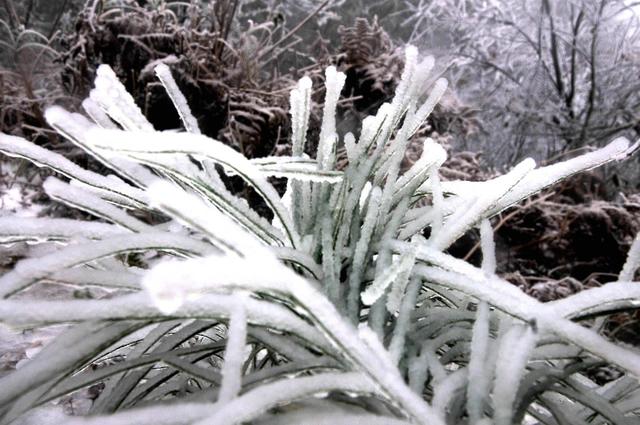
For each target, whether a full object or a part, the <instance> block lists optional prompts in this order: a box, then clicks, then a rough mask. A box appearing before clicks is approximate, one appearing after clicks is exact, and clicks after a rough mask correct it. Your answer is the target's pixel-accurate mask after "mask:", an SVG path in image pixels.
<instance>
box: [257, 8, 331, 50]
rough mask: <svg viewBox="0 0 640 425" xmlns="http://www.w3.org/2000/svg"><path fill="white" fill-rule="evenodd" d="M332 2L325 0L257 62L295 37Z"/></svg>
mask: <svg viewBox="0 0 640 425" xmlns="http://www.w3.org/2000/svg"><path fill="white" fill-rule="evenodd" d="M330 1H331V0H324V1H323V2H322V3H321V4H320V5H319V6H318V7H317V8H316V9H315V10H314V11H313V12H311V13H310V14H309V15H307V17H306V18H304V19H303V20H302V21H300V22H299V23H298V25H296V26H295V27H293V28H292V29H291V31H289V32H288V33H286V34H285V35H284V36H282V38H281V39H280V40H278V41H276V42H275V43H273V44H272V45H271V47H269V48H268V49H267V50H265V51H264V52H262V53H260V54H259V55H258V58H257V60H260V59H262V58H263V57H264V56H265V55H268V54H269V53H271V52H272V51H273V50H274V49H275V48H276V47H278V46H279V45H281V44H282V43H284V42H285V41H286V40H287V39H288V38H289V37H291V36H292V35H294V34H295V33H296V32H298V31H299V30H300V28H302V27H303V25H304V24H306V23H307V22H308V21H309V20H310V19H311V18H313V17H314V16H316V15H317V14H318V13H320V11H321V10H322V9H324V8H325V6H326V5H327V4H329V2H330Z"/></svg>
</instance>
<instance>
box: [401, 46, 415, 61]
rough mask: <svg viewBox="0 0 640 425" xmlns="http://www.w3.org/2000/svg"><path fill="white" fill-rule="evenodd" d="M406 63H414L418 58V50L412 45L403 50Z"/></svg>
mask: <svg viewBox="0 0 640 425" xmlns="http://www.w3.org/2000/svg"><path fill="white" fill-rule="evenodd" d="M404 55H405V58H406V61H407V63H410V62H414V61H415V60H416V58H417V57H418V48H417V47H416V46H414V45H412V44H409V45H407V47H406V48H405V50H404Z"/></svg>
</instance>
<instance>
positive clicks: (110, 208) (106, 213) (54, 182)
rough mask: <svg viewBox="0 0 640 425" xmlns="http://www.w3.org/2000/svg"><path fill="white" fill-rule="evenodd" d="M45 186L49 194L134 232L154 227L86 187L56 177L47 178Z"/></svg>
mask: <svg viewBox="0 0 640 425" xmlns="http://www.w3.org/2000/svg"><path fill="white" fill-rule="evenodd" d="M43 188H44V190H45V192H46V193H47V195H49V196H50V197H51V198H53V199H55V200H57V201H60V202H62V203H64V204H66V205H69V206H71V207H75V208H77V209H79V210H81V211H85V212H88V213H90V214H92V215H93V216H94V217H98V218H103V219H105V220H107V221H110V222H112V223H114V224H117V225H119V226H121V227H123V228H125V229H128V230H131V231H134V232H149V231H153V228H152V227H151V226H149V225H148V224H146V223H143V222H142V221H140V220H138V219H137V218H135V217H133V216H131V215H129V214H127V212H126V211H125V210H123V209H120V208H118V207H116V206H114V205H112V204H110V203H108V202H106V201H104V200H103V199H100V198H99V197H98V196H96V195H94V194H92V193H91V192H89V191H87V190H86V189H82V188H80V187H76V186H73V185H70V184H67V183H64V182H62V181H60V180H58V179H56V178H55V177H49V178H47V180H45V182H44V184H43Z"/></svg>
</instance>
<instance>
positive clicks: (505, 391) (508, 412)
mask: <svg viewBox="0 0 640 425" xmlns="http://www.w3.org/2000/svg"><path fill="white" fill-rule="evenodd" d="M536 339H537V335H536V331H535V330H534V329H532V328H531V327H530V326H526V327H523V326H518V325H512V326H511V328H510V329H508V330H507V332H506V334H505V335H504V336H503V337H502V338H501V343H500V349H499V350H498V358H497V359H496V372H495V382H494V386H493V407H494V414H493V420H494V421H495V423H496V425H511V423H512V422H511V419H512V416H513V409H514V405H513V404H514V402H515V399H516V395H517V394H518V388H519V384H520V379H521V378H522V376H523V374H524V371H525V370H526V369H525V368H526V365H527V359H528V358H529V355H530V354H531V351H532V350H533V348H534V347H535V344H536Z"/></svg>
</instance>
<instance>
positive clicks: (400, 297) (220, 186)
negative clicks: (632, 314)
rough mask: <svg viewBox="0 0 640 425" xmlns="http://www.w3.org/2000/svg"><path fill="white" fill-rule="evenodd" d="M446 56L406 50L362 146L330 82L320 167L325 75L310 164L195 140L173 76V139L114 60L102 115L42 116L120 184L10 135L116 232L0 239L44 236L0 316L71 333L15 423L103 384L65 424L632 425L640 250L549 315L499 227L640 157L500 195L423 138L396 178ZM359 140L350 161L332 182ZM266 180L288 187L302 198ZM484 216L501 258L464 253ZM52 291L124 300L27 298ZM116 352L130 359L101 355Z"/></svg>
mask: <svg viewBox="0 0 640 425" xmlns="http://www.w3.org/2000/svg"><path fill="white" fill-rule="evenodd" d="M432 67H433V59H432V58H430V57H429V58H426V59H423V60H420V59H419V58H418V52H417V50H416V49H415V48H413V47H408V48H407V51H406V64H405V68H404V71H403V74H402V79H401V83H400V84H399V86H398V90H397V94H396V97H395V98H394V99H393V101H392V102H391V103H388V104H384V105H382V107H380V109H379V110H378V112H377V113H376V115H375V116H370V117H368V118H366V119H365V120H364V121H363V123H362V129H361V131H360V135H359V137H356V136H354V135H353V134H350V133H348V134H346V135H344V136H343V137H342V138H341V137H340V136H339V135H338V134H337V133H336V124H335V105H336V102H337V100H338V97H339V93H340V91H341V88H342V86H343V84H344V78H345V77H344V75H343V74H342V73H340V72H338V71H337V70H336V69H335V68H332V67H331V68H329V69H327V72H326V103H325V108H324V116H323V123H322V127H321V132H320V140H319V143H318V146H319V152H318V154H317V157H316V159H311V158H309V157H308V156H305V155H304V153H303V152H304V147H305V144H306V143H307V132H308V125H309V119H308V118H309V111H310V107H311V98H310V94H311V80H309V79H308V78H306V77H305V78H303V79H301V80H300V82H299V83H298V85H297V86H296V87H295V88H294V89H293V90H292V92H291V115H292V127H293V129H292V145H293V149H292V153H293V155H292V156H290V157H278V158H261V159H255V160H248V159H246V158H245V157H243V156H242V155H240V154H239V153H237V152H236V151H234V150H233V149H231V148H229V147H227V146H225V145H223V144H222V143H220V142H218V141H216V140H212V139H210V138H207V137H205V136H203V135H201V134H200V131H199V130H198V126H197V121H196V120H195V119H194V117H193V115H192V114H191V112H190V110H189V107H188V105H187V104H186V102H185V101H184V97H183V96H182V95H181V93H180V91H179V89H178V87H177V85H176V84H175V82H174V81H173V78H172V76H171V72H170V70H169V69H168V68H167V67H165V66H163V65H160V66H159V67H158V68H157V69H156V74H157V75H158V77H159V79H160V80H161V82H162V84H163V85H164V86H165V88H166V89H167V91H168V92H169V94H170V97H171V99H172V100H173V101H174V103H175V106H176V109H177V111H178V113H179V115H180V117H181V118H182V120H183V123H184V127H185V129H186V130H187V132H157V131H154V130H153V128H152V127H151V125H150V124H149V123H148V122H147V121H146V119H145V117H144V116H143V115H142V113H141V112H140V109H139V108H138V107H137V106H136V105H135V104H134V103H133V100H132V98H131V97H130V96H129V95H128V94H127V93H126V91H125V90H124V89H123V87H122V85H121V84H120V82H119V81H118V80H117V79H116V77H115V75H114V73H113V72H112V71H111V70H110V69H109V68H108V67H106V66H102V67H100V69H99V71H98V76H97V78H96V89H95V90H94V91H92V92H91V96H90V98H89V99H88V100H86V101H85V102H84V107H85V110H86V112H87V113H88V114H89V116H91V117H92V118H93V120H94V121H95V122H91V121H89V120H88V119H87V118H85V117H84V116H83V115H80V114H75V113H69V112H67V111H65V110H63V109H61V108H51V109H49V110H48V111H47V114H46V117H47V119H48V121H49V123H50V124H51V125H52V126H53V127H54V128H55V129H57V130H58V131H59V132H60V133H61V134H63V135H64V136H65V137H67V138H68V139H69V140H70V141H72V142H73V143H75V144H76V145H77V146H78V147H80V148H82V149H84V150H85V151H86V152H88V153H89V154H91V155H93V156H94V157H95V158H97V159H98V160H100V161H102V162H103V163H104V165H105V166H107V167H109V168H110V169H111V170H112V172H113V173H114V174H110V175H108V176H103V175H99V174H96V173H94V172H91V171H88V170H85V169H82V168H80V167H78V166H77V165H75V164H73V163H72V162H70V161H69V160H67V159H65V158H64V157H62V156H60V155H58V154H55V153H53V152H49V151H46V150H44V149H42V148H40V147H38V146H36V145H34V144H31V143H29V142H27V141H25V140H23V139H20V138H17V137H13V136H9V135H0V151H2V152H3V153H4V154H6V155H8V156H12V157H19V158H26V159H27V160H30V161H32V162H33V163H35V164H36V165H38V166H42V167H48V168H51V169H53V170H55V171H56V172H57V173H58V174H59V175H60V176H61V177H63V178H64V180H61V179H59V178H55V177H51V178H49V179H48V180H47V181H46V183H45V191H46V192H47V193H48V194H49V196H51V197H52V198H53V199H56V200H58V201H60V202H64V203H66V204H69V205H71V206H73V207H77V208H79V209H82V210H84V211H86V212H88V213H90V214H92V215H94V216H95V217H96V218H99V219H100V220H101V221H91V222H82V221H77V220H70V219H55V218H13V217H2V218H0V242H2V243H5V244H10V243H15V242H20V241H26V242H29V243H37V244H43V245H45V246H47V249H44V250H40V251H34V256H33V257H31V258H26V259H24V260H22V261H20V262H19V263H18V264H16V266H15V268H14V269H13V270H11V271H9V272H7V273H6V274H4V276H2V277H0V296H1V297H2V299H1V300H0V321H1V322H2V323H4V324H7V325H10V326H14V327H17V328H25V327H44V326H49V325H53V324H62V323H73V324H74V326H73V327H71V328H69V330H68V331H66V332H65V333H64V334H62V335H61V336H60V337H58V338H57V339H56V340H54V341H53V342H52V343H51V344H49V345H48V346H47V347H45V348H44V349H43V350H42V351H41V352H40V353H39V354H38V355H37V356H36V357H35V358H33V359H32V360H30V361H29V362H27V363H26V364H25V365H24V366H22V367H21V368H20V369H18V370H16V371H14V372H12V373H10V374H8V375H7V376H5V377H4V378H2V379H1V380H0V415H1V418H2V419H1V421H0V423H3V424H6V423H10V422H11V421H13V420H14V419H16V418H19V417H21V416H24V415H34V414H36V413H37V412H38V411H39V410H37V409H38V408H40V409H43V408H45V409H46V406H50V403H49V402H50V401H53V400H56V399H59V398H60V397H61V396H63V395H67V394H70V393H73V392H74V391H76V390H79V389H82V388H85V387H88V386H91V385H94V384H98V383H103V384H104V388H103V389H102V390H101V392H100V394H99V396H98V398H97V400H96V401H95V402H94V404H93V406H92V408H91V411H90V413H91V415H90V416H86V417H73V418H68V419H66V422H65V423H69V424H94V423H95V424H107V425H109V424H125V423H136V424H147V423H148V424H156V425H157V424H184V423H189V424H232V423H244V422H249V421H250V422H252V423H261V424H268V423H279V424H280V423H285V424H286V423H291V424H294V423H314V424H316V423H329V422H330V423H332V424H334V423H335V424H351V423H360V422H365V421H366V422H367V423H372V424H410V423H414V424H425V425H426V424H429V425H433V424H459V423H469V424H471V425H475V424H487V423H495V424H505V425H506V424H511V423H520V422H522V421H523V419H524V418H525V416H526V417H529V418H531V417H533V418H535V419H536V420H538V421H539V422H540V423H543V424H568V423H615V424H625V423H633V422H634V421H637V416H634V415H636V414H637V412H638V409H639V408H640V402H639V400H640V385H639V383H638V377H640V355H639V354H638V353H637V352H636V351H635V350H633V349H631V348H629V347H625V346H622V345H618V344H615V343H614V342H612V341H610V340H608V339H606V338H605V337H604V336H602V335H600V334H599V333H598V328H599V327H598V326H597V324H598V323H599V322H598V321H596V322H595V323H596V325H592V319H594V318H602V317H604V316H606V315H607V314H610V313H611V312H614V311H619V310H620V309H631V308H637V307H638V306H639V305H640V285H638V283H637V282H636V283H634V282H631V280H632V279H633V276H634V271H635V270H636V269H637V267H638V263H639V260H638V257H639V256H638V252H639V251H640V249H639V246H640V244H639V243H638V240H636V242H635V243H634V245H633V248H632V249H631V254H630V256H629V260H628V262H627V264H625V266H624V269H623V271H622V273H621V275H620V281H618V282H615V283H611V284H607V285H605V286H603V287H601V288H595V289H589V290H586V291H584V292H581V293H579V294H576V295H574V296H572V297H569V298H567V299H564V300H560V301H555V302H551V303H547V304H541V303H539V302H538V301H536V300H535V299H533V298H531V297H529V296H527V295H525V294H524V293H522V292H521V291H520V290H519V289H518V288H516V287H514V286H512V285H511V284H509V283H508V282H506V281H504V280H502V279H500V278H499V277H498V276H496V275H495V266H496V263H495V261H496V260H495V253H494V249H495V248H494V243H493V235H492V229H491V225H490V222H489V220H488V219H489V218H490V217H491V216H493V215H495V214H497V213H499V212H500V211H502V210H504V209H505V208H507V207H509V206H510V205H513V204H514V203H517V202H519V201H520V200H522V199H524V198H525V197H527V196H530V195H531V194H533V193H536V192H538V191H539V190H541V189H543V188H544V187H546V186H548V185H551V184H553V183H554V182H556V181H558V180H560V179H562V178H564V177H567V176H569V175H571V174H573V173H576V172H579V171H581V170H585V169H589V168H592V167H596V166H599V165H602V164H604V163H606V162H609V161H612V160H620V159H622V158H624V157H626V156H628V155H629V154H630V153H631V151H632V150H633V148H632V147H630V146H629V143H628V142H627V141H626V140H623V139H618V140H615V141H614V142H612V143H611V144H609V145H608V146H606V147H605V148H603V149H600V150H597V151H594V152H591V153H589V154H586V155H583V156H581V157H577V158H574V159H570V160H568V161H565V162H562V163H559V164H554V165H551V166H547V167H543V168H536V166H535V163H534V162H533V161H532V160H525V161H523V162H522V163H520V164H519V165H517V166H516V167H514V169H513V170H511V171H510V172H509V173H507V174H505V175H503V176H500V177H498V178H495V179H493V180H491V181H487V182H463V181H454V182H440V180H439V178H438V168H439V166H440V165H442V163H443V162H444V160H445V159H446V153H445V151H444V149H443V148H442V147H440V146H439V145H437V144H436V143H434V142H433V141H430V140H427V141H426V142H425V145H424V153H423V155H422V157H421V158H420V160H419V161H417V162H416V164H415V165H414V166H413V167H412V168H411V169H409V170H408V171H407V172H405V173H404V174H401V173H400V162H401V160H402V157H403V152H404V149H405V147H406V146H407V143H408V141H409V138H410V137H411V136H412V134H413V133H414V132H415V130H416V129H417V128H418V127H419V126H420V124H421V123H422V122H423V121H424V120H425V119H426V118H427V116H428V115H429V113H430V112H431V111H432V109H433V107H434V105H435V104H436V103H437V101H438V100H439V98H440V96H441V95H442V94H443V92H444V91H445V89H446V81H444V80H438V81H437V82H436V83H435V84H434V87H433V90H432V91H431V94H429V95H427V96H426V98H425V99H424V100H421V99H422V98H423V89H424V88H425V87H424V85H425V82H426V81H428V74H429V70H430V69H431V68H432ZM340 143H343V144H344V145H345V147H346V149H347V155H348V159H349V164H348V166H347V167H346V169H345V170H344V171H338V170H336V169H335V149H336V146H338V144H340ZM220 172H224V173H225V174H226V175H236V176H240V177H241V178H243V179H244V181H245V182H246V183H247V184H248V185H250V186H251V187H253V188H254V189H255V190H256V192H257V193H258V194H259V195H261V197H262V199H263V200H264V203H265V204H266V205H267V206H268V207H269V208H270V209H271V210H272V212H273V217H274V218H273V220H272V221H268V220H266V219H265V218H264V217H262V216H260V215H258V214H257V213H256V212H255V211H253V210H252V209H251V208H250V207H249V205H248V204H247V202H246V201H244V200H243V199H240V198H238V197H236V196H235V195H233V194H232V193H230V192H229V191H227V189H226V188H225V186H224V183H223V178H224V176H222V175H221V174H219V173H220ZM269 176H279V177H287V178H288V190H287V193H286V194H285V196H284V198H281V197H280V196H279V195H278V193H277V192H276V190H275V189H274V188H273V187H272V186H271V184H270V183H269V182H268V180H267V177H269ZM418 201H420V202H418ZM419 205H420V206H419ZM151 216H154V217H158V216H161V217H164V219H163V220H160V221H158V220H157V219H156V220H154V221H147V219H146V218H147V217H151ZM474 226H480V229H481V236H482V244H481V246H482V251H483V256H484V261H483V265H482V268H476V267H474V266H472V265H470V264H468V263H466V262H464V261H462V260H460V259H456V258H453V257H451V256H450V255H448V254H447V253H446V252H445V250H446V249H447V248H448V247H449V246H450V245H451V244H452V243H453V242H454V241H455V240H456V239H457V238H458V237H460V236H461V235H463V234H464V233H465V232H466V231H468V230H469V229H471V228H473V227H474ZM425 228H430V230H431V231H430V236H429V238H425V237H424V236H422V231H423V230H424V229H425ZM53 242H55V244H54V243H53ZM135 253H142V255H138V256H137V257H136V262H135V263H136V266H133V265H131V261H130V258H131V255H133V254H135ZM43 282H58V283H66V284H70V285H76V286H100V287H103V288H104V289H105V290H106V291H108V292H109V293H110V296H109V297H105V298H102V299H77V300H67V301H53V300H43V299H37V298H34V297H33V296H31V297H27V298H25V297H15V295H18V294H20V293H21V292H23V291H25V290H27V289H29V288H31V287H34V286H37V285H39V284H40V283H43ZM35 293H37V291H36V292H35ZM114 356H118V357H120V358H122V359H123V360H122V361H119V362H114V363H111V364H106V365H104V364H105V360H106V359H109V358H113V357H114ZM98 364H102V365H103V366H101V367H94V366H92V365H98ZM602 364H608V365H611V366H613V367H616V368H618V369H620V370H622V371H624V373H623V374H622V376H621V377H620V378H618V379H616V380H614V381H612V382H610V383H608V384H607V385H605V386H599V385H597V384H596V383H595V382H594V381H592V380H591V379H589V378H588V376H589V375H588V374H586V373H585V372H588V371H589V370H590V369H591V368H594V367H597V366H598V365H602ZM169 400H171V403H169V402H168V401H169ZM285 405H286V406H287V407H286V408H284V409H283V408H281V407H282V406H285ZM43 406H44V407H43ZM34 409H35V410H34ZM634 418H635V419H634ZM39 423H46V422H44V420H43V419H41V420H40V422H39Z"/></svg>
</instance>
